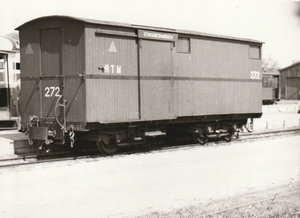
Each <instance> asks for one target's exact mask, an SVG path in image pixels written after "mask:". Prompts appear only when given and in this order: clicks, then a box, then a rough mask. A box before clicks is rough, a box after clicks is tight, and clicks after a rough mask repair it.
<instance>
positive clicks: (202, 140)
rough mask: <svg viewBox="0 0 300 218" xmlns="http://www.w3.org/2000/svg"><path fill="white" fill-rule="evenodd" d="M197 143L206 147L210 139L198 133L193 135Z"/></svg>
mask: <svg viewBox="0 0 300 218" xmlns="http://www.w3.org/2000/svg"><path fill="white" fill-rule="evenodd" d="M193 137H194V140H195V142H198V143H199V144H200V145H205V144H206V142H207V141H208V138H207V137H206V136H205V135H202V134H199V133H197V132H195V133H193Z"/></svg>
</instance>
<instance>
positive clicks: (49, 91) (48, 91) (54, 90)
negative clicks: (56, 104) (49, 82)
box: [45, 86, 60, 97]
mask: <svg viewBox="0 0 300 218" xmlns="http://www.w3.org/2000/svg"><path fill="white" fill-rule="evenodd" d="M59 92H60V88H59V87H58V86H56V87H55V86H50V87H45V97H52V96H55V97H59V96H60V95H59Z"/></svg>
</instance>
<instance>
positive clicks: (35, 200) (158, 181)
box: [0, 135, 300, 218]
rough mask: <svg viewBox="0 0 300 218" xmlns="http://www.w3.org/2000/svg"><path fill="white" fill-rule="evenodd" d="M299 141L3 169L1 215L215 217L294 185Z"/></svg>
mask: <svg viewBox="0 0 300 218" xmlns="http://www.w3.org/2000/svg"><path fill="white" fill-rule="evenodd" d="M299 141H300V136H295V135H286V136H284V137H279V138H278V137H276V138H268V139H263V140H260V141H250V142H239V143H231V144H224V145H216V146H215V145H214V144H211V145H210V146H208V147H202V146H196V145H195V146H194V147H193V146H189V147H181V148H179V149H171V150H164V151H153V152H150V153H141V154H134V155H117V156H113V157H106V158H100V159H95V160H74V161H68V162H63V163H60V162H58V163H52V164H41V165H32V166H29V167H28V166H26V167H20V168H16V169H2V170H1V171H0V184H1V186H0V193H1V195H0V202H1V204H0V217H1V218H2V217H3V218H6V217H8V218H10V217H44V218H47V217H72V218H73V217H135V216H140V217H143V216H148V215H149V214H152V213H172V212H173V211H176V210H180V209H182V208H193V207H199V205H212V209H211V210H209V211H208V212H207V213H210V212H217V209H214V208H215V207H216V208H218V210H219V209H222V208H227V207H231V206H233V205H235V203H239V202H236V200H235V201H233V204H230V205H229V206H226V205H225V204H224V205H222V204H223V203H226V204H227V202H228V203H229V202H230V201H229V200H228V199H231V198H235V199H239V200H242V198H241V197H239V196H244V197H245V199H248V198H250V197H249V196H250V195H249V196H248V194H251V193H263V192H265V190H267V189H275V190H276V188H277V187H280V186H283V185H288V187H289V185H291V187H299V181H300V161H299V160H300V143H299ZM270 195H271V196H272V195H273V193H272V194H270ZM236 196H238V197H237V198H236ZM247 196H248V197H247ZM258 197H263V196H258ZM251 201H252V199H251ZM214 202H215V203H214ZM222 202H223V203H222ZM220 203H221V204H220ZM213 205H217V206H213ZM204 208H209V207H208V206H204ZM179 217H180V216H179ZM192 217H194V216H192Z"/></svg>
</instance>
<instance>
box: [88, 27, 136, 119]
mask: <svg viewBox="0 0 300 218" xmlns="http://www.w3.org/2000/svg"><path fill="white" fill-rule="evenodd" d="M134 36H135V32H134V30H128V29H122V28H111V27H110V28H109V27H99V26H96V27H95V26H93V25H91V26H88V27H87V28H86V29H85V38H86V40H85V48H86V53H85V55H86V56H85V61H86V76H85V81H86V109H87V110H86V118H87V121H88V122H100V123H110V122H112V123H114V122H130V121H136V120H139V116H140V114H139V96H138V93H139V81H138V44H137V39H136V38H135V37H134Z"/></svg>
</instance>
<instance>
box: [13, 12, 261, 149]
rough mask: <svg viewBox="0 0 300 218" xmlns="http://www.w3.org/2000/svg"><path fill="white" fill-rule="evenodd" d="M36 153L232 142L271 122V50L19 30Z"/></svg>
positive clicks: (189, 38) (56, 24)
mask: <svg viewBox="0 0 300 218" xmlns="http://www.w3.org/2000/svg"><path fill="white" fill-rule="evenodd" d="M17 30H19V34H20V43H21V44H20V45H21V49H20V51H21V62H22V73H21V81H22V95H21V111H22V122H21V125H22V130H23V131H26V132H27V133H28V137H29V138H28V140H29V143H30V144H34V143H36V144H40V145H44V146H47V145H48V147H49V145H52V144H68V145H70V146H71V147H73V146H75V147H76V145H78V144H80V143H78V142H81V141H93V142H96V144H97V146H98V148H99V150H100V151H102V152H103V153H106V154H112V153H114V152H116V151H117V150H118V148H119V147H122V146H128V145H130V146H131V145H139V146H141V147H142V148H145V149H147V148H149V147H151V146H152V145H153V143H154V141H155V138H156V137H158V136H166V138H167V139H170V138H171V139H172V138H173V136H175V135H177V133H181V132H187V133H191V134H192V135H193V136H194V138H195V140H196V141H198V142H199V143H201V144H204V143H205V142H206V141H207V140H208V138H210V137H220V138H224V139H225V140H227V141H230V140H231V137H232V135H233V134H234V133H235V131H236V130H237V129H238V128H240V127H242V126H243V125H245V124H246V122H247V120H248V119H249V118H250V119H253V118H257V117H260V116H261V114H262V101H261V99H262V96H261V95H262V85H261V84H262V80H261V66H262V63H261V48H262V42H260V41H256V40H251V39H242V38H234V37H226V36H217V35H211V34H205V33H200V32H194V31H185V30H176V29H167V28H157V27H149V26H140V25H131V24H123V23H114V22H105V21H98V20H91V19H82V18H75V17H67V16H48V17H41V18H37V19H34V20H31V21H29V22H27V23H25V24H23V25H21V26H19V27H18V28H17Z"/></svg>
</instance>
